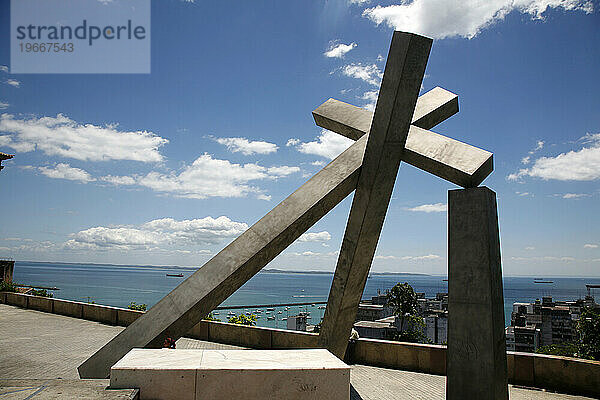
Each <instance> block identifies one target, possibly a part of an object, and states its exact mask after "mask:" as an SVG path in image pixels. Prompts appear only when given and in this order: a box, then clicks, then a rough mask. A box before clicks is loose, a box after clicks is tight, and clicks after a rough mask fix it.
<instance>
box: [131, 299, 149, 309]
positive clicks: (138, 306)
mask: <svg viewBox="0 0 600 400" xmlns="http://www.w3.org/2000/svg"><path fill="white" fill-rule="evenodd" d="M127 308H128V309H130V310H136V311H146V309H147V308H148V306H147V305H146V304H137V303H136V302H135V301H132V302H131V303H129V305H128V306H127Z"/></svg>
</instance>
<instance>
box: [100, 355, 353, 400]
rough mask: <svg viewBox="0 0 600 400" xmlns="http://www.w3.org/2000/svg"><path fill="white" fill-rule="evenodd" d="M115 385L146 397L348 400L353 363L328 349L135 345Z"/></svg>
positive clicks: (115, 373) (117, 369)
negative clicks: (138, 392) (196, 347)
mask: <svg viewBox="0 0 600 400" xmlns="http://www.w3.org/2000/svg"><path fill="white" fill-rule="evenodd" d="M110 386H111V388H139V389H140V398H141V399H142V400H144V399H152V400H162V399H165V400H166V399H172V398H177V399H190V400H195V399H242V398H243V399H261V400H262V399H339V400H347V399H348V398H349V397H350V367H349V366H348V365H346V364H344V363H343V362H341V361H340V360H338V359H337V358H336V357H335V356H333V355H332V354H331V353H329V352H328V351H327V350H322V349H310V350H169V349H160V350H159V349H133V350H131V351H130V352H129V353H127V355H126V356H125V357H123V358H122V359H121V360H119V362H117V363H116V364H115V365H113V367H112V368H111V373H110Z"/></svg>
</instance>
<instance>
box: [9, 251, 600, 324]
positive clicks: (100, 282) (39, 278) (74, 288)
mask: <svg viewBox="0 0 600 400" xmlns="http://www.w3.org/2000/svg"><path fill="white" fill-rule="evenodd" d="M194 271H195V269H194V268H182V267H152V266H121V265H98V264H61V263H41V262H26V261H17V262H16V263H15V271H14V278H13V280H14V281H15V282H17V283H21V284H26V285H39V286H51V287H58V288H59V289H60V290H57V291H55V292H54V297H56V298H61V299H68V300H75V301H84V302H86V301H94V302H95V303H97V304H104V305H110V306H115V307H127V305H128V304H129V303H130V302H132V301H135V302H136V303H138V304H141V303H144V304H147V305H148V307H151V306H152V305H154V304H156V303H157V302H158V301H159V300H160V299H161V298H162V297H164V296H165V295H166V294H167V293H169V292H170V291H171V290H173V289H174V288H175V287H176V286H177V285H178V284H180V283H181V282H183V280H184V279H185V278H187V277H188V276H190V275H191V274H192V273H193V272H194ZM167 273H170V274H177V273H182V274H183V275H184V277H183V278H177V277H168V276H166V274H167ZM332 278H333V275H331V274H309V273H272V272H260V273H258V274H257V275H256V276H254V277H253V278H252V279H251V280H250V281H248V282H247V283H246V284H245V285H244V286H242V287H241V288H240V289H239V290H238V291H237V292H235V293H234V294H233V295H232V296H231V297H229V298H228V299H227V300H226V301H225V302H224V303H223V304H222V306H233V305H248V306H252V305H257V304H278V303H300V302H302V303H313V302H322V301H327V295H328V293H329V288H330V286H331V280H332ZM445 278H446V277H445V276H435V275H404V274H398V275H395V274H394V275H372V276H370V277H369V279H368V280H367V286H366V288H365V291H364V294H363V298H370V297H371V296H374V295H376V294H377V293H378V291H381V293H384V292H385V290H386V289H389V288H391V287H392V286H394V285H395V284H396V283H398V282H408V283H409V284H411V285H412V287H413V288H414V289H415V290H416V291H417V292H424V293H425V294H426V296H427V297H433V296H435V294H436V293H440V292H447V291H448V283H447V282H445V281H444V279H445ZM535 278H543V279H546V280H551V281H553V283H552V284H534V283H533V280H534V277H505V278H504V311H505V321H506V323H507V325H508V324H509V323H510V313H511V311H512V304H513V303H514V302H517V301H524V302H528V301H533V300H535V299H538V298H541V297H542V296H552V297H553V298H554V299H556V300H571V299H576V298H580V297H584V296H585V295H586V289H585V284H586V283H591V284H600V278H564V277H549V276H544V277H541V276H536V277H535ZM597 295H600V291H598V293H597ZM599 301H600V299H599ZM255 310H256V308H252V307H248V311H255ZM234 311H235V312H236V313H238V314H239V313H241V312H244V311H245V310H234ZM278 311H281V314H278ZM298 311H310V313H311V314H310V316H311V320H310V321H311V323H313V324H314V323H317V322H319V321H320V320H321V318H322V317H323V312H324V310H323V309H319V308H318V305H316V306H314V307H313V306H310V305H309V306H306V307H305V308H299V307H298V306H295V307H290V309H289V310H287V311H286V310H285V309H284V308H283V307H279V308H276V309H275V311H274V312H272V313H271V314H269V315H275V316H276V317H277V318H276V319H275V320H267V314H266V310H264V309H263V312H262V314H261V318H260V319H259V320H258V321H257V325H258V326H266V327H278V328H285V326H286V321H282V318H285V317H287V316H288V315H294V314H296V313H297V312H298ZM227 313H228V310H219V311H218V315H217V317H218V318H220V319H221V320H223V321H225V320H226V319H227Z"/></svg>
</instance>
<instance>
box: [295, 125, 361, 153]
mask: <svg viewBox="0 0 600 400" xmlns="http://www.w3.org/2000/svg"><path fill="white" fill-rule="evenodd" d="M352 143H354V141H353V140H351V139H348V138H347V137H344V136H342V135H338V134H337V133H335V132H332V131H329V130H327V129H323V130H321V134H320V135H319V136H318V137H317V138H316V140H315V141H314V142H306V143H299V144H298V145H297V146H296V149H297V150H298V151H299V152H301V153H304V154H315V155H318V156H321V157H325V158H329V159H334V158H335V157H337V156H338V155H340V153H341V152H343V151H344V150H346V149H347V148H348V147H350V145H352Z"/></svg>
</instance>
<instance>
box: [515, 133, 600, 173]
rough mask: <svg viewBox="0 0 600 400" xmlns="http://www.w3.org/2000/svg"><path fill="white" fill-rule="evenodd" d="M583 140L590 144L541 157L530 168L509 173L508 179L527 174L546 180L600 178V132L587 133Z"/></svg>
mask: <svg viewBox="0 0 600 400" xmlns="http://www.w3.org/2000/svg"><path fill="white" fill-rule="evenodd" d="M581 140H582V141H583V142H584V143H585V144H588V147H583V148H582V149H581V150H576V151H575V150H571V151H569V152H567V153H561V154H559V155H557V156H555V157H540V158H538V159H537V160H535V162H534V163H533V166H532V167H530V168H524V169H521V170H519V171H518V172H516V173H513V174H510V175H508V177H507V179H508V180H519V179H521V178H523V177H525V176H531V177H536V178H541V179H544V180H550V179H555V180H560V181H592V180H596V179H600V133H596V134H587V135H586V136H584V137H583V138H581Z"/></svg>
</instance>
